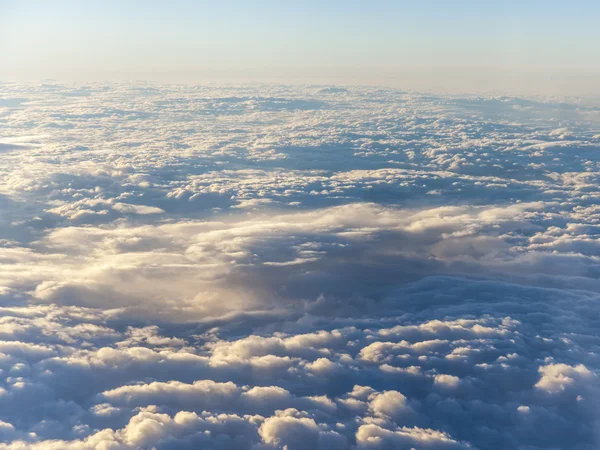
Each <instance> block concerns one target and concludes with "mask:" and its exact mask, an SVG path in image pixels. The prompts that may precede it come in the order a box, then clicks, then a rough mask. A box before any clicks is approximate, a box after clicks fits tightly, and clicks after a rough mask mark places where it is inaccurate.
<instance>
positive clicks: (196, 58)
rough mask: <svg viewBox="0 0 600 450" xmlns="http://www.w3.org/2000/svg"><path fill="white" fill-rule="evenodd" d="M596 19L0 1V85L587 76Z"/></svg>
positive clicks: (320, 4)
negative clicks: (75, 81) (28, 81)
mask: <svg viewBox="0 0 600 450" xmlns="http://www.w3.org/2000/svg"><path fill="white" fill-rule="evenodd" d="M599 22H600V2H598V1H570V2H566V1H560V2H559V1H552V0H546V1H502V2H500V1H498V2H491V1H481V0H480V1H470V0H464V1H441V0H437V1H436V0H429V1H423V0H419V1H411V2H409V1H399V0H398V1H386V0H379V1H377V0H374V1H338V0H332V1H315V0H311V1H302V2H300V1H272V0H264V1H239V0H238V1H219V2H215V1H183V0H170V1H160V2H159V1H139V0H129V1H122V0H108V1H107V0H103V1H91V0H90V1H75V0H62V1H61V0H56V1H41V0H38V1H35V0H34V1H28V0H14V1H10V0H0V58H1V61H2V64H0V79H39V78H46V77H53V78H63V77H66V78H69V79H82V80H84V79H92V78H104V77H109V78H110V77H115V76H116V77H117V78H128V77H131V78H145V79H146V78H147V79H154V78H156V79H164V78H167V79H168V78H173V79H175V80H176V79H178V78H179V79H184V78H186V77H188V76H189V77H191V78H203V77H208V78H216V79H219V78H220V77H224V78H227V79H240V80H241V81H243V80H244V79H245V78H248V79H253V80H260V79H262V78H265V79H269V78H272V77H273V76H277V77H279V78H281V80H282V81H285V80H286V79H287V78H289V80H290V81H298V80H300V81H304V80H303V78H306V81H311V79H312V78H315V80H316V79H317V78H318V76H319V75H323V76H326V77H329V78H330V79H331V81H334V82H335V81H336V80H337V79H339V80H340V81H342V82H343V81H352V79H356V80H358V81H363V82H364V81H366V82H369V81H370V80H371V79H372V80H374V81H376V80H377V79H378V78H381V77H382V76H388V78H389V77H390V76H391V77H393V76H394V75H397V74H398V72H399V71H404V73H414V74H417V73H428V72H431V73H437V74H439V73H440V68H443V69H444V73H446V74H449V76H450V77H452V76H455V77H458V78H460V77H461V74H468V73H471V74H472V73H483V72H486V73H489V72H496V73H498V72H502V73H508V74H512V75H519V76H521V75H523V74H527V73H534V72H535V73H537V74H540V73H541V74H544V73H545V74H553V75H556V76H558V75H562V74H565V73H567V74H578V75H586V76H587V75H589V76H594V75H595V74H597V73H600V62H599V61H600V27H599V26H598V23H599ZM185 74H187V75H185ZM415 76H416V75H415ZM317 81H318V80H317Z"/></svg>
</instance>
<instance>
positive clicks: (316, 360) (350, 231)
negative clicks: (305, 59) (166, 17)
mask: <svg viewBox="0 0 600 450" xmlns="http://www.w3.org/2000/svg"><path fill="white" fill-rule="evenodd" d="M0 97H1V98H2V101H1V102H0V153H1V154H2V157H3V164H1V165H0V243H1V247H0V449H1V450H8V449H10V450H16V449H61V450H62V449H86V450H87V449H94V450H107V449H148V450H150V449H157V450H166V449H188V448H189V449H197V448H206V449H248V450H268V449H287V450H294V449H323V450H325V449H354V450H358V449H411V448H416V449H523V450H536V449H572V450H587V449H589V450H592V449H596V448H598V446H599V445H600V437H599V435H598V432H597V428H598V423H599V421H600V412H599V410H598V406H597V405H598V402H599V401H600V383H599V380H598V370H599V368H600V360H599V358H598V351H599V350H600V338H598V333H597V330H598V328H599V326H600V308H599V307H598V301H599V292H600V282H599V281H598V279H599V276H600V259H599V257H598V255H599V248H600V247H599V246H598V237H599V234H600V207H598V206H597V200H598V198H599V197H600V190H599V188H598V185H599V181H600V177H599V175H600V171H599V163H600V159H599V157H598V155H599V154H600V153H599V152H598V150H600V135H598V134H597V130H598V125H599V124H600V110H599V109H598V108H595V107H593V106H589V105H584V104H581V103H576V102H575V101H573V102H569V103H557V102H553V101H552V100H548V99H537V100H524V99H516V98H506V97H502V98H456V97H433V96H429V95H420V94H416V93H412V92H399V91H391V90H381V89H363V88H352V89H334V88H319V87H285V86H232V87H218V86H213V87H200V86H197V87H194V86H187V87H182V86H160V85H146V84H130V85H117V84H112V85H111V84H90V85H85V86H80V87H78V88H72V87H68V86H63V85H58V84H15V83H13V84H9V83H4V84H0Z"/></svg>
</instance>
